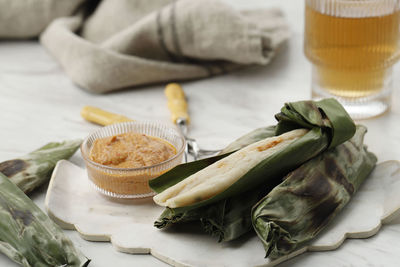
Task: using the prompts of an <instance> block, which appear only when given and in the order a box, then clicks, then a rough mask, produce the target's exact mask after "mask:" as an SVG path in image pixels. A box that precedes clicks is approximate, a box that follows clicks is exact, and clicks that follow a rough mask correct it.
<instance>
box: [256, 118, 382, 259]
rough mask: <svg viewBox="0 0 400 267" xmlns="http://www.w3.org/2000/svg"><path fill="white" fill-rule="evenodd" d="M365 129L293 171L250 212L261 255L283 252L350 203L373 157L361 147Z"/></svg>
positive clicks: (279, 254)
mask: <svg viewBox="0 0 400 267" xmlns="http://www.w3.org/2000/svg"><path fill="white" fill-rule="evenodd" d="M365 133H366V128H365V127H363V126H358V127H357V131H356V134H355V135H354V136H353V138H352V139H351V140H349V141H347V142H345V143H343V144H341V145H339V146H337V147H335V148H331V149H329V150H327V151H325V152H324V153H322V154H320V155H318V156H317V157H315V158H313V159H311V160H310V161H308V162H307V163H305V164H303V165H302V166H301V167H299V168H298V169H296V170H294V171H293V172H291V173H290V174H288V176H287V177H286V178H284V181H283V182H282V183H281V184H280V185H278V186H276V187H275V188H274V189H273V190H272V191H271V192H270V193H269V194H268V195H267V196H265V197H264V198H263V199H262V200H261V201H260V202H259V203H258V204H257V205H256V206H255V207H254V208H253V211H252V221H253V225H254V229H255V231H256V232H257V235H258V236H259V237H260V239H261V241H262V243H263V245H264V248H265V251H266V256H270V257H272V258H276V257H279V256H282V255H285V254H288V253H290V252H292V251H294V250H295V249H298V248H299V247H301V246H302V245H303V244H304V243H305V242H307V241H309V240H311V239H313V238H314V237H315V236H316V235H317V234H318V233H319V232H320V231H321V230H322V229H323V228H324V227H325V226H326V225H327V224H328V223H329V222H330V221H331V220H332V219H333V218H334V217H335V216H336V215H337V214H338V213H339V212H340V211H341V210H342V209H343V207H344V206H345V205H346V204H347V203H348V202H349V201H350V198H351V197H352V195H353V194H354V193H355V192H356V191H357V189H358V188H359V187H360V185H361V183H362V182H363V181H364V180H365V179H366V177H367V176H368V175H369V174H370V173H371V171H372V170H373V168H374V166H375V164H376V161H377V159H376V157H375V155H374V154H372V153H370V152H368V151H367V148H366V147H365V146H364V145H363V139H364V135H365Z"/></svg>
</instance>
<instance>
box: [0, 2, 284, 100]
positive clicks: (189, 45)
mask: <svg viewBox="0 0 400 267" xmlns="http://www.w3.org/2000/svg"><path fill="white" fill-rule="evenodd" d="M14 1H15V2H14ZM38 1H39V0H0V25H1V22H4V21H6V22H7V17H6V16H7V13H8V14H17V13H18V11H15V10H13V8H15V9H25V10H26V8H27V7H26V6H24V5H23V4H22V2H24V3H30V4H31V5H33V3H34V2H38ZM4 2H9V3H15V4H10V7H11V10H13V11H12V12H11V13H10V11H8V12H7V11H2V8H1V5H2V3H4ZM39 2H40V1H39ZM41 2H43V3H44V2H47V3H48V4H49V5H50V8H48V9H45V8H44V7H43V6H42V8H38V7H36V8H33V7H32V10H31V13H32V12H33V13H35V12H42V13H45V16H44V18H43V19H42V20H40V21H38V23H37V25H34V24H35V22H34V20H33V19H32V18H33V17H34V15H35V14H30V15H29V16H28V17H27V18H26V19H27V21H24V19H23V18H21V19H20V22H19V25H23V26H25V29H22V28H23V27H19V26H15V27H13V28H10V29H9V30H10V31H11V34H10V33H8V35H7V32H4V31H5V30H4V28H7V27H6V26H4V25H3V27H2V26H0V37H13V34H14V37H24V34H25V35H26V36H27V37H28V36H32V35H34V34H38V33H39V32H40V31H41V30H43V28H44V27H45V26H43V25H45V24H46V23H47V22H49V21H50V20H51V19H52V18H54V17H60V16H65V15H68V13H72V12H73V11H74V10H76V8H77V7H79V5H80V4H82V3H84V1H82V0H80V1H79V0H68V1H59V0H41ZM67 2H68V3H69V4H66V3H67ZM43 5H44V4H43ZM10 7H9V8H8V10H10ZM63 12H64V13H63ZM28 13H29V12H28ZM36 15H37V14H36ZM4 17H6V18H5V19H4ZM30 23H31V24H32V25H31V27H32V29H28V28H29V27H28V26H29V25H28V24H30ZM39 24H40V25H39ZM30 30H31V33H30V34H29V31H30ZM288 36H289V30H288V26H287V23H286V21H285V19H284V17H283V15H282V13H281V12H280V11H279V10H277V9H257V10H245V11H238V10H235V9H233V8H232V7H231V6H229V5H228V4H226V3H225V2H222V1H219V0H201V1H199V0H178V1H171V0H167V1H166V0H118V1H115V0H103V1H101V2H100V3H99V4H98V6H97V7H96V9H95V10H94V12H93V13H92V14H91V15H90V16H88V17H86V16H83V15H82V13H77V14H76V15H73V16H72V15H71V16H69V17H60V18H57V19H55V20H54V21H53V22H52V23H51V24H50V25H49V26H48V27H47V28H46V29H45V30H44V32H43V33H42V34H41V36H40V42H41V43H42V44H43V45H44V46H45V47H46V48H47V49H48V51H49V52H50V53H51V54H52V55H53V56H54V58H55V59H56V60H57V61H59V63H60V64H61V66H62V67H63V68H64V70H65V72H66V73H67V74H68V76H69V77H70V78H71V79H72V80H73V81H74V82H75V83H76V84H77V85H79V86H80V87H83V88H85V89H87V90H89V91H92V92H97V93H104V92H109V91H113V90H117V89H122V88H127V87H132V86H139V85H146V84H154V83H160V82H169V81H182V80H189V79H197V78H205V77H210V76H213V75H217V74H222V73H225V72H228V71H232V70H234V69H237V68H241V67H243V66H247V65H252V64H261V65H264V64H267V63H268V62H269V61H270V60H271V58H272V57H273V56H274V54H275V52H276V50H277V49H278V47H279V46H280V45H281V44H282V43H284V42H285V41H286V40H287V38H288Z"/></svg>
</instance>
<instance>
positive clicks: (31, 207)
mask: <svg viewBox="0 0 400 267" xmlns="http://www.w3.org/2000/svg"><path fill="white" fill-rule="evenodd" d="M0 252H2V253H4V254H5V255H6V256H8V257H9V258H10V259H11V260H13V261H15V262H16V263H18V264H20V265H22V266H25V267H28V266H37V267H39V266H43V267H44V266H65V267H69V266H76V267H79V266H82V267H83V266H87V265H88V264H89V262H90V260H88V259H87V258H86V257H85V256H84V255H83V254H82V253H81V252H80V251H79V250H77V249H76V248H75V247H74V245H73V243H72V242H71V240H69V239H68V238H67V237H66V236H65V235H64V233H63V232H62V230H61V228H59V227H58V226H57V225H56V224H55V223H54V222H53V221H52V220H51V219H50V218H49V217H48V216H47V215H46V214H45V213H44V212H43V211H42V210H41V209H39V207H37V206H36V205H35V203H33V201H32V200H31V199H30V198H29V197H28V196H26V195H25V194H24V193H23V192H22V191H21V190H20V189H19V188H18V187H17V186H16V185H15V184H14V183H12V182H11V181H10V179H9V178H8V177H6V176H5V175H3V174H2V173H0Z"/></svg>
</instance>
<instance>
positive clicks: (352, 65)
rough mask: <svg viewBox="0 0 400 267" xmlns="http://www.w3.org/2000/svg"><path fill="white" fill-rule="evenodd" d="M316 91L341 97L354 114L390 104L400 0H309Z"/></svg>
mask: <svg viewBox="0 0 400 267" xmlns="http://www.w3.org/2000/svg"><path fill="white" fill-rule="evenodd" d="M305 1H306V7H305V40H304V52H305V55H306V57H307V58H308V59H309V60H310V61H311V62H312V96H313V98H315V99H318V98H324V97H335V98H337V99H338V100H339V101H340V102H341V103H342V104H343V106H344V107H345V108H346V110H347V111H348V112H349V114H350V115H351V116H352V117H353V118H355V119H362V118H370V117H374V116H377V115H380V114H382V113H384V112H385V111H387V110H388V109H389V108H390V102H391V95H392V90H393V88H392V87H393V82H392V76H393V64H394V63H395V62H396V61H397V59H398V58H399V54H400V53H399V46H400V42H399V40H400V38H399V36H400V35H399V27H400V12H399V10H400V9H399V3H400V0H305Z"/></svg>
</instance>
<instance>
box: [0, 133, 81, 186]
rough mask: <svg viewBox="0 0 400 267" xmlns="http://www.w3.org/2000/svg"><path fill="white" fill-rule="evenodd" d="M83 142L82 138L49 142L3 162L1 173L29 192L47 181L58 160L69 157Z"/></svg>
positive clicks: (0, 164)
mask: <svg viewBox="0 0 400 267" xmlns="http://www.w3.org/2000/svg"><path fill="white" fill-rule="evenodd" d="M81 143H82V140H80V139H77V140H67V141H64V142H60V143H57V142H52V143H48V144H46V145H44V146H43V147H41V148H38V149H36V150H35V151H32V152H30V153H29V154H27V155H25V156H22V157H20V158H17V159H12V160H7V161H4V162H1V163H0V173H3V174H4V175H5V176H7V177H8V178H9V179H10V180H11V181H12V182H13V183H14V184H16V185H17V186H18V187H19V188H20V189H21V190H22V191H24V193H29V192H31V191H33V190H34V189H36V188H37V187H39V186H40V185H42V184H43V183H45V182H47V181H48V180H49V179H50V175H51V172H52V171H53V169H54V167H55V166H56V163H57V161H59V160H62V159H69V158H70V157H71V156H72V155H73V154H74V153H75V152H76V150H77V149H78V148H79V146H80V144H81Z"/></svg>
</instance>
